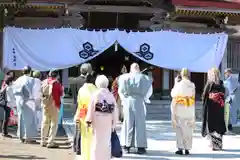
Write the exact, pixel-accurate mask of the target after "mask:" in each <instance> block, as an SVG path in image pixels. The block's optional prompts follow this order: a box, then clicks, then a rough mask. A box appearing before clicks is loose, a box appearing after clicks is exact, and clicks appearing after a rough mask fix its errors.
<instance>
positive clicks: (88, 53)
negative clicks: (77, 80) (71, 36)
mask: <svg viewBox="0 0 240 160" xmlns="http://www.w3.org/2000/svg"><path fill="white" fill-rule="evenodd" d="M97 53H98V51H96V50H94V49H93V45H92V44H91V43H90V42H86V43H83V50H81V51H80V52H79V56H80V57H81V58H82V59H88V58H89V57H92V56H94V55H96V54H97Z"/></svg>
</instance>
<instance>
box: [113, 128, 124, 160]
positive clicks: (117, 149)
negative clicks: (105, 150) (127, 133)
mask: <svg viewBox="0 0 240 160" xmlns="http://www.w3.org/2000/svg"><path fill="white" fill-rule="evenodd" d="M111 153H112V156H113V157H115V158H121V157H122V155H123V152H122V148H121V145H120V141H119V138H118V135H117V132H116V131H115V130H114V131H113V132H112V135H111Z"/></svg>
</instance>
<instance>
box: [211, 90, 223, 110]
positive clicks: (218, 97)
mask: <svg viewBox="0 0 240 160" xmlns="http://www.w3.org/2000/svg"><path fill="white" fill-rule="evenodd" d="M209 99H211V100H212V101H214V102H215V103H218V104H219V105H220V106H221V107H224V104H225V102H224V93H221V92H217V93H212V92H210V93H209Z"/></svg>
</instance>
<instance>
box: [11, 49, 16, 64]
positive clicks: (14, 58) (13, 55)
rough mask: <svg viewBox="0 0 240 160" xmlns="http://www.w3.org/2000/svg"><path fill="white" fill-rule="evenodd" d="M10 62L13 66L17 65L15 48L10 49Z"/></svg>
mask: <svg viewBox="0 0 240 160" xmlns="http://www.w3.org/2000/svg"><path fill="white" fill-rule="evenodd" d="M12 63H13V65H14V66H17V56H16V50H15V48H13V49H12Z"/></svg>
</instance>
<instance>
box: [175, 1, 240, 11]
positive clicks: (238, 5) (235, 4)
mask: <svg viewBox="0 0 240 160" xmlns="http://www.w3.org/2000/svg"><path fill="white" fill-rule="evenodd" d="M172 3H173V5H175V6H186V7H203V8H218V9H240V0H172Z"/></svg>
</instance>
